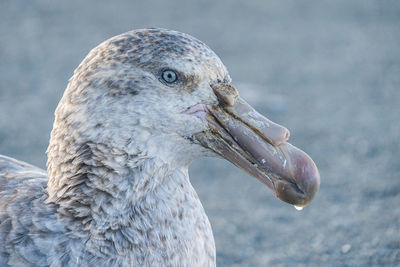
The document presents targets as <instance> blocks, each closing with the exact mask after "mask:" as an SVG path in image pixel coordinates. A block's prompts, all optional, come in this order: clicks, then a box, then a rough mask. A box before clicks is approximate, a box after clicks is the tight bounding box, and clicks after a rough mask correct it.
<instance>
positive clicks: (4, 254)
mask: <svg viewBox="0 0 400 267" xmlns="http://www.w3.org/2000/svg"><path fill="white" fill-rule="evenodd" d="M288 138H289V131H288V130H287V129H286V128H285V127H283V126H280V125H278V124H276V123H273V122H272V121H270V120H268V119H267V118H265V117H264V116H262V115H261V114H259V113H257V112H256V111H255V110H254V109H253V108H252V107H251V106H250V105H249V104H248V103H246V102H245V101H244V100H243V99H242V98H241V97H240V96H239V94H238V92H237V90H236V88H235V87H234V86H233V85H232V84H231V78H230V76H229V74H228V71H227V70H226V68H225V66H224V64H223V63H222V62H221V60H220V59H219V58H218V56H217V55H216V54H215V53H214V52H213V51H212V50H211V49H210V48H209V47H208V46H206V45H205V44H204V43H202V42H201V41H199V40H197V39H195V38H193V37H191V36H189V35H187V34H184V33H180V32H176V31H171V30H165V29H143V30H134V31H130V32H127V33H124V34H122V35H119V36H116V37H113V38H111V39H109V40H107V41H105V42H103V43H102V44H100V45H99V46H97V47H96V48H94V49H93V50H92V51H91V52H90V53H89V54H88V55H87V57H86V58H85V59H84V60H83V62H82V63H81V64H80V65H79V67H78V68H77V69H76V70H75V72H74V74H73V76H72V78H71V79H70V81H69V83H68V86H67V89H66V90H65V93H64V95H63V97H62V99H61V101H60V103H59V105H58V107H57V109H56V112H55V120H54V125H53V130H52V132H51V138H50V144H49V147H48V150H47V155H48V161H47V173H46V172H45V171H43V170H40V169H38V168H36V167H34V166H31V165H29V164H26V163H23V162H20V161H17V160H14V159H11V158H8V157H5V156H0V242H1V246H0V265H1V266H4V265H34V266H39V265H40V266H48V265H52V266H77V265H82V266H93V265H99V266H214V265H215V244H214V238H213V234H212V230H211V227H210V223H209V221H208V218H207V216H206V214H205V212H204V209H203V207H202V205H201V202H200V200H199V199H198V196H197V194H196V192H195V190H194V189H193V187H192V185H191V184H190V181H189V176H188V166H189V164H190V162H191V161H192V160H193V159H196V158H199V157H208V156H211V157H212V156H217V157H222V158H225V159H227V160H229V161H230V162H232V163H233V164H235V165H236V166H238V167H239V168H241V169H243V170H244V171H246V172H247V173H248V174H250V175H251V176H253V177H255V178H257V179H258V180H260V181H261V182H262V183H264V184H265V185H266V186H267V187H268V188H270V189H271V190H272V192H273V194H274V195H275V196H276V197H278V198H280V199H281V200H283V201H285V202H288V203H290V204H292V205H296V206H297V207H304V206H306V205H308V204H309V203H310V202H311V201H312V199H313V198H314V196H315V194H316V192H317V190H318V188H319V174H318V170H317V168H316V166H315V164H314V162H313V161H312V160H311V158H310V157H309V156H308V155H307V154H305V153H304V152H303V151H301V150H299V149H297V148H296V147H294V146H292V145H290V144H289V143H288V142H287V140H288Z"/></svg>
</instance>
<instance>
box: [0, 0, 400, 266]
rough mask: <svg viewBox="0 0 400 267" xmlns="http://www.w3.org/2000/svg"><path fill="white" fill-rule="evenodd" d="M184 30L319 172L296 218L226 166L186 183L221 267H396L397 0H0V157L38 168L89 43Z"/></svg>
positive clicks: (213, 164)
mask: <svg viewBox="0 0 400 267" xmlns="http://www.w3.org/2000/svg"><path fill="white" fill-rule="evenodd" d="M154 26H156V27H164V28H170V29H175V30H179V31H182V32H186V33H189V34H191V35H193V36H195V37H197V38H199V39H201V40H203V41H204V42H206V43H207V44H208V45H209V46H210V47H211V48H213V49H214V50H215V52H216V53H217V54H218V55H219V56H220V57H221V58H222V60H223V61H224V63H225V64H226V66H227V67H228V69H229V70H230V74H231V76H232V78H233V81H234V84H236V85H237V87H238V89H239V91H240V92H241V94H242V95H243V96H244V97H245V98H247V99H248V102H250V103H251V104H253V105H254V106H256V108H257V109H258V110H259V111H260V112H261V113H263V114H265V115H267V116H269V117H270V118H271V119H273V120H275V121H277V122H279V123H281V124H283V125H285V126H287V127H288V128H289V129H290V130H291V133H292V137H291V142H292V143H293V144H295V145H296V146H298V147H300V148H302V149H304V150H305V151H307V152H308V153H309V154H310V155H311V156H312V158H313V159H314V160H315V162H316V163H317V165H318V166H319V169H320V173H321V189H320V192H319V194H318V195H317V197H316V199H315V200H314V202H313V203H312V204H311V206H309V207H307V208H305V209H304V210H303V211H301V212H299V211H296V210H295V209H294V208H293V207H291V206H289V205H287V204H285V203H283V202H280V201H279V200H277V199H275V198H274V197H273V196H272V194H271V193H270V192H269V191H268V189H267V188H266V187H264V186H263V185H262V184H260V183H259V182H257V181H256V180H255V179H253V178H250V177H248V176H247V175H246V174H244V173H243V172H242V171H240V170H238V169H236V168H235V167H234V166H233V165H231V164H229V163H227V162H225V161H223V160H216V159H203V160H198V161H196V162H194V164H193V165H192V167H191V179H192V182H193V184H194V186H195V188H196V189H197V191H198V193H199V195H200V198H201V199H202V202H203V204H204V207H205V209H206V211H207V213H208V215H209V217H210V220H211V224H212V226H213V230H214V235H215V238H216V245H217V261H218V264H219V265H220V266H233V265H237V266H266V265H270V266H293V265H300V266H329V265H331V266H338V265H345V266H366V265H380V266H383V265H389V266H396V265H399V264H400V205H399V204H400V118H399V117H400V2H398V1H331V2H327V1H318V0H314V1H263V0H259V1H228V0H227V1H197V2H195V1H184V0H181V1H162V0H158V1H127V0H126V1H95V0H90V1H89V0H88V1H77V0H70V1H51V0H38V1H28V0H26V1H11V0H3V1H1V2H0V154H5V155H8V156H12V157H15V158H18V159H20V160H25V161H27V162H30V163H33V164H36V165H38V166H40V167H43V168H44V167H45V162H46V156H45V150H46V147H47V143H48V138H49V133H50V130H51V127H52V120H53V111H54V109H55V107H56V105H57V103H58V100H59V99H60V97H61V96H62V94H63V91H64V88H65V87H66V85H67V81H68V78H69V77H70V76H71V75H72V72H73V70H74V69H75V67H76V66H77V65H78V64H79V63H80V61H81V60H82V59H83V57H84V56H85V55H86V54H87V53H88V52H89V51H90V49H91V48H93V47H94V46H96V45H97V44H99V43H100V42H102V41H103V40H105V39H107V38H109V37H111V36H114V35H117V34H119V33H122V32H125V31H128V30H131V29H135V28H144V27H154Z"/></svg>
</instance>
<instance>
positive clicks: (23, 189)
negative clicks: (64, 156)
mask: <svg viewBox="0 0 400 267" xmlns="http://www.w3.org/2000/svg"><path fill="white" fill-rule="evenodd" d="M47 180H48V179H47V173H46V172H45V171H44V170H41V169H39V168H37V167H35V166H32V165H30V164H28V163H25V162H22V161H18V160H16V159H13V158H10V157H6V156H2V155H0V244H1V245H0V266H7V265H17V266H20V265H23V266H25V265H34V266H46V265H48V262H49V257H54V258H55V259H54V260H56V261H59V260H62V256H61V258H60V255H52V254H54V253H53V252H52V251H55V249H54V248H55V247H57V246H60V244H61V243H62V240H60V239H62V236H63V233H64V232H65V230H64V228H63V226H62V225H61V224H60V223H59V222H58V220H57V218H56V207H55V206H54V205H53V204H48V203H46V200H47V193H46V184H47ZM60 237H61V238H60ZM60 241H61V242H60ZM54 260H53V262H54Z"/></svg>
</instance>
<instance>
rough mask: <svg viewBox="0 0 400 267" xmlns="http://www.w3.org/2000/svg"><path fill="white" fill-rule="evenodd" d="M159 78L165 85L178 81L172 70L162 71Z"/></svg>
mask: <svg viewBox="0 0 400 267" xmlns="http://www.w3.org/2000/svg"><path fill="white" fill-rule="evenodd" d="M161 78H162V79H163V80H164V81H165V82H166V83H174V82H176V80H177V79H178V77H177V75H176V73H175V71H173V70H164V71H163V72H162V74H161Z"/></svg>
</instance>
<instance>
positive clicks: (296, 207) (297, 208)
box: [293, 205, 303, 210]
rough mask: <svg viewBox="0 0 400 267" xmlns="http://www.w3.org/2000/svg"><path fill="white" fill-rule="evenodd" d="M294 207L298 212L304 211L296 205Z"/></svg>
mask: <svg viewBox="0 0 400 267" xmlns="http://www.w3.org/2000/svg"><path fill="white" fill-rule="evenodd" d="M293 207H294V208H295V209H296V210H302V209H303V207H300V206H296V205H294V206H293Z"/></svg>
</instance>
